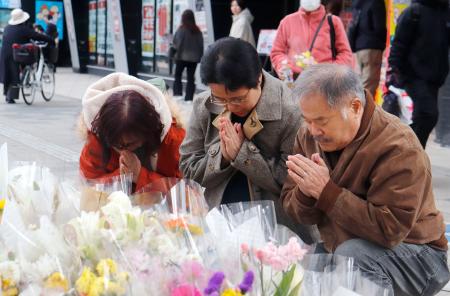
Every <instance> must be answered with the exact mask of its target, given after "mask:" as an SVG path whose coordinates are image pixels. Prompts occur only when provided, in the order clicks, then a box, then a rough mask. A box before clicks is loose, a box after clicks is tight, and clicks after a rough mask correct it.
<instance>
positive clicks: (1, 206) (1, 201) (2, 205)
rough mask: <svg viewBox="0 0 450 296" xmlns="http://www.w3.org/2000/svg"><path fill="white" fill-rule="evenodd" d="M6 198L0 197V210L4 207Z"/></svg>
mask: <svg viewBox="0 0 450 296" xmlns="http://www.w3.org/2000/svg"><path fill="white" fill-rule="evenodd" d="M5 204H6V198H4V199H0V211H1V210H3V209H4V208H5Z"/></svg>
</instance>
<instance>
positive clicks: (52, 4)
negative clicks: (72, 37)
mask: <svg viewBox="0 0 450 296" xmlns="http://www.w3.org/2000/svg"><path fill="white" fill-rule="evenodd" d="M49 15H51V16H52V20H51V21H50V22H51V23H53V24H55V25H56V29H57V30H58V38H59V40H62V39H63V38H64V36H63V34H64V30H63V26H64V7H63V3H62V2H56V1H36V24H38V25H41V26H42V27H43V28H44V30H46V29H47V22H49V21H48V16H49Z"/></svg>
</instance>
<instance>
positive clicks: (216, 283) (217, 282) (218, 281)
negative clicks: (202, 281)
mask: <svg viewBox="0 0 450 296" xmlns="http://www.w3.org/2000/svg"><path fill="white" fill-rule="evenodd" d="M224 279H225V274H224V273H223V272H220V271H219V272H216V273H214V274H213V276H212V277H211V278H210V279H209V281H208V286H207V287H206V288H205V290H204V292H205V294H206V295H211V296H212V295H218V294H216V293H218V292H219V291H220V286H222V282H223V280H224ZM215 292H216V293H215Z"/></svg>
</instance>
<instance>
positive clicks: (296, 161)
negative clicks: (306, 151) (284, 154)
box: [286, 153, 330, 199]
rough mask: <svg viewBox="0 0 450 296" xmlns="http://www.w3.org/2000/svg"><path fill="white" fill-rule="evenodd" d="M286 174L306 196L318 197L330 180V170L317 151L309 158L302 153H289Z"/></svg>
mask: <svg viewBox="0 0 450 296" xmlns="http://www.w3.org/2000/svg"><path fill="white" fill-rule="evenodd" d="M286 165H287V167H288V174H289V176H290V177H291V178H292V179H293V180H294V182H295V183H296V184H297V185H298V187H299V189H300V191H301V192H303V194H305V195H306V196H310V197H313V198H315V199H319V197H320V195H321V194H322V191H323V189H324V188H325V185H327V183H328V181H329V180H330V172H329V169H328V167H327V166H326V164H325V162H324V161H323V159H322V158H321V157H320V155H319V154H318V153H315V154H313V155H312V156H311V159H308V158H306V157H304V156H303V155H300V154H297V155H290V156H288V161H286Z"/></svg>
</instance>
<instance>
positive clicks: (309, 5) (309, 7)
mask: <svg viewBox="0 0 450 296" xmlns="http://www.w3.org/2000/svg"><path fill="white" fill-rule="evenodd" d="M300 7H302V8H303V9H304V10H306V11H314V10H316V9H318V8H319V7H320V0H300Z"/></svg>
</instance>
